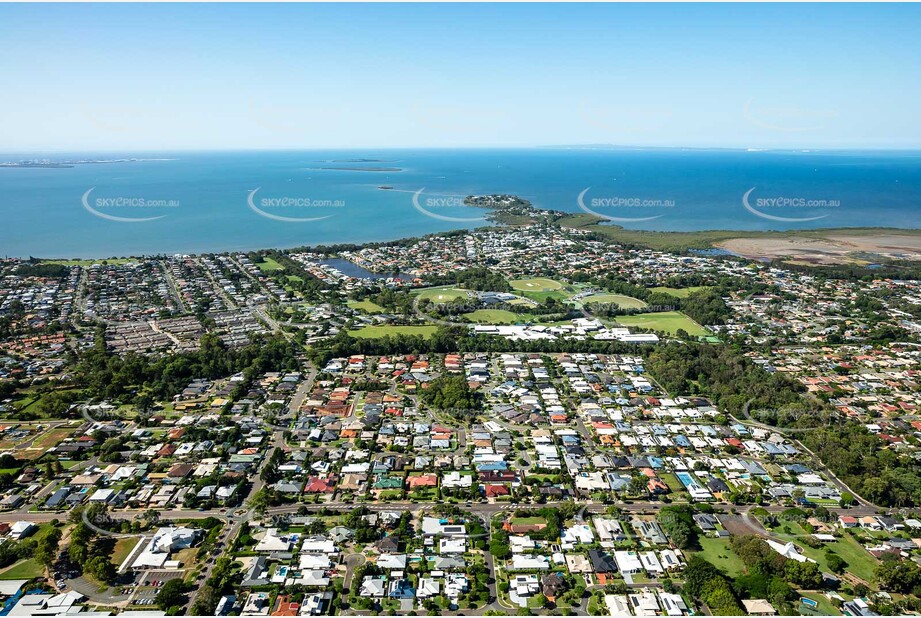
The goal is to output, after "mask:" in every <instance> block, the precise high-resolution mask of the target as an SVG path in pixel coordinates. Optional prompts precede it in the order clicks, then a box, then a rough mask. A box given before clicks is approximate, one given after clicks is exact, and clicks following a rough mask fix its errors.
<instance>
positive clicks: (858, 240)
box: [715, 233, 921, 264]
mask: <svg viewBox="0 0 921 618" xmlns="http://www.w3.org/2000/svg"><path fill="white" fill-rule="evenodd" d="M715 245H716V246H718V247H721V248H723V249H726V250H727V251H732V252H733V253H736V254H738V255H742V256H745V257H747V258H752V259H775V258H782V259H787V260H789V261H797V262H803V263H810V264H849V263H869V262H872V261H873V256H879V257H883V258H889V259H909V260H917V259H921V235H909V234H906V235H901V234H864V235H859V236H858V235H853V236H851V235H847V234H837V233H832V234H829V235H828V236H826V237H824V238H807V237H801V236H793V237H789V238H732V239H729V240H723V241H720V242H717V243H715Z"/></svg>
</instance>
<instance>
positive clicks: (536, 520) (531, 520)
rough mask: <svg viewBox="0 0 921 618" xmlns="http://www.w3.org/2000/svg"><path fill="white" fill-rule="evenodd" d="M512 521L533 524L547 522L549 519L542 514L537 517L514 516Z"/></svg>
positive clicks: (522, 524)
mask: <svg viewBox="0 0 921 618" xmlns="http://www.w3.org/2000/svg"><path fill="white" fill-rule="evenodd" d="M511 522H512V523H513V524H517V525H519V526H533V525H536V524H546V523H547V520H546V519H544V518H543V517H540V516H535V517H512V519H511Z"/></svg>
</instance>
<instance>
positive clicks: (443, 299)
mask: <svg viewBox="0 0 921 618" xmlns="http://www.w3.org/2000/svg"><path fill="white" fill-rule="evenodd" d="M418 294H419V298H420V299H423V300H430V301H432V302H433V303H448V302H451V301H452V300H457V299H458V298H467V295H468V294H469V292H468V291H467V290H462V289H460V288H455V287H452V286H440V287H437V288H426V289H424V290H420V291H419V292H418Z"/></svg>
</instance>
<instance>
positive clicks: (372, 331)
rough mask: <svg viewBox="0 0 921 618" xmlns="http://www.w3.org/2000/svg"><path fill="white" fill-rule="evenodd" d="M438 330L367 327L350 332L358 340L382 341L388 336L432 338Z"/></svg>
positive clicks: (408, 327) (426, 326)
mask: <svg viewBox="0 0 921 618" xmlns="http://www.w3.org/2000/svg"><path fill="white" fill-rule="evenodd" d="M436 330H438V327H437V326H434V325H431V326H428V325H425V326H393V325H383V326H365V327H364V328H359V329H356V330H350V331H348V333H349V335H350V336H352V337H355V338H357V339H380V338H381V337H386V336H387V335H391V336H396V335H421V336H422V337H431V336H432V335H434V334H435V331H436Z"/></svg>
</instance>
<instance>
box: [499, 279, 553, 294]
mask: <svg viewBox="0 0 921 618" xmlns="http://www.w3.org/2000/svg"><path fill="white" fill-rule="evenodd" d="M509 283H510V284H511V286H512V287H513V288H514V289H516V290H519V291H521V292H551V291H553V290H559V289H561V288H562V287H563V284H562V283H560V282H559V281H554V280H553V279H544V278H543V277H537V278H534V279H515V280H514V281H510V282H509Z"/></svg>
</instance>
